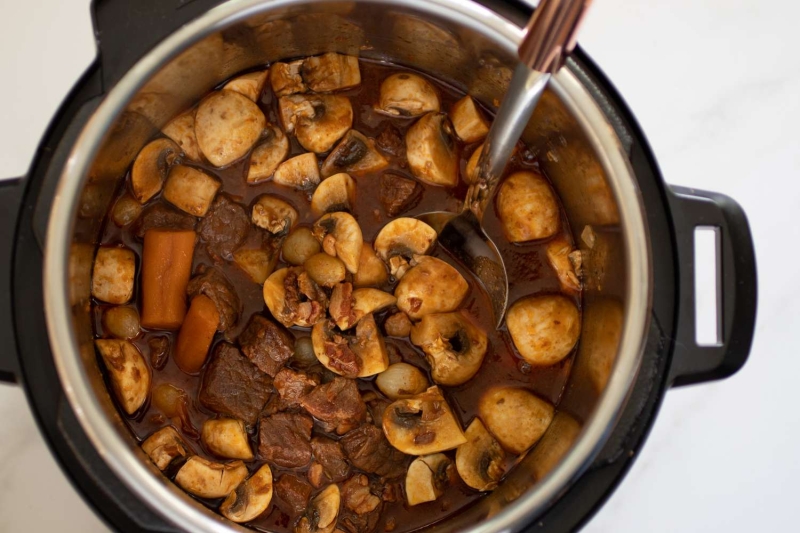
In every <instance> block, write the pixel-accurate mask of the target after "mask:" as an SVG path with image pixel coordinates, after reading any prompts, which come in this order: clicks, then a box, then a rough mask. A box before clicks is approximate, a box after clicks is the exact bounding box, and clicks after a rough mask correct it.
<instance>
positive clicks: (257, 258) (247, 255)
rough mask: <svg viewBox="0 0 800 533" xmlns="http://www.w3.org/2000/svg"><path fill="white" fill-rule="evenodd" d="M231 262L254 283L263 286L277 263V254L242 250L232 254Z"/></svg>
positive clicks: (260, 250) (257, 250) (256, 250)
mask: <svg viewBox="0 0 800 533" xmlns="http://www.w3.org/2000/svg"><path fill="white" fill-rule="evenodd" d="M233 261H234V262H235V263H236V264H237V265H238V266H239V268H241V269H242V270H244V272H245V273H246V274H247V275H248V277H249V278H250V279H251V280H253V282H254V283H258V284H259V285H263V284H264V282H265V281H266V280H267V277H269V275H270V274H272V271H273V270H274V269H275V263H277V262H278V257H277V253H272V252H270V251H269V250H262V249H261V248H256V249H249V248H242V249H240V250H236V251H235V252H233Z"/></svg>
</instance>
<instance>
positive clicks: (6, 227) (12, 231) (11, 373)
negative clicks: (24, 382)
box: [0, 178, 24, 383]
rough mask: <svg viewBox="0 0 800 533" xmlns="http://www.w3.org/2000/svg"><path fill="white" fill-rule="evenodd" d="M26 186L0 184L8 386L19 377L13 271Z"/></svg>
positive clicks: (0, 362) (1, 322) (2, 361)
mask: <svg viewBox="0 0 800 533" xmlns="http://www.w3.org/2000/svg"><path fill="white" fill-rule="evenodd" d="M23 184H24V179H23V178H17V179H10V180H4V181H0V382H6V383H16V382H17V376H18V375H19V362H18V360H17V357H18V356H17V340H16V337H15V335H14V314H13V313H12V296H11V295H12V290H13V287H12V283H11V268H12V264H13V254H14V242H15V240H16V236H17V219H18V218H19V211H20V204H21V202H22V192H23V190H24V185H23Z"/></svg>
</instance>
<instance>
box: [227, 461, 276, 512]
mask: <svg viewBox="0 0 800 533" xmlns="http://www.w3.org/2000/svg"><path fill="white" fill-rule="evenodd" d="M271 501H272V470H270V468H269V465H268V464H265V465H263V466H262V467H261V468H259V469H258V470H256V472H255V474H253V475H252V476H250V477H249V478H248V479H247V480H246V481H245V482H244V483H241V484H240V485H239V486H238V487H236V490H234V491H233V492H231V493H230V494H228V497H227V498H225V501H223V502H222V505H220V507H219V512H220V513H222V516H224V517H225V518H227V519H228V520H231V521H233V522H237V523H244V522H249V521H251V520H254V519H256V518H258V517H259V516H260V515H261V514H262V513H263V512H264V511H266V510H267V507H269V504H270V502H271Z"/></svg>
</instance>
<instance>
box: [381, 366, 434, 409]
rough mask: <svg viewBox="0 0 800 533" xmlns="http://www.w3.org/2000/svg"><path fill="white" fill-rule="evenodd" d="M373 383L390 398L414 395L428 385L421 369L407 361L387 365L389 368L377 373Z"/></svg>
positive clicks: (397, 398) (395, 398)
mask: <svg viewBox="0 0 800 533" xmlns="http://www.w3.org/2000/svg"><path fill="white" fill-rule="evenodd" d="M375 385H377V386H378V389H380V391H381V392H382V393H383V394H385V395H386V397H387V398H389V399H390V400H399V399H401V398H407V397H409V396H415V395H417V394H421V393H423V392H425V390H426V389H427V388H428V387H430V383H428V378H427V377H425V374H424V373H423V372H422V370H420V369H419V368H417V367H415V366H413V365H409V364H408V363H395V364H393V365H389V368H387V369H386V370H385V371H383V372H381V373H380V374H378V377H377V378H376V379H375Z"/></svg>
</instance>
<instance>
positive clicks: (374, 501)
mask: <svg viewBox="0 0 800 533" xmlns="http://www.w3.org/2000/svg"><path fill="white" fill-rule="evenodd" d="M342 501H343V503H344V506H345V507H346V508H347V509H348V510H350V511H352V512H354V513H356V514H359V515H362V514H367V513H371V512H372V511H374V510H375V509H377V508H378V507H379V506H380V505H381V499H380V498H379V497H378V496H375V495H374V494H372V492H371V491H370V486H369V478H367V476H365V475H364V474H356V475H355V476H353V477H351V478H350V479H348V480H347V481H346V482H345V483H344V485H342Z"/></svg>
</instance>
